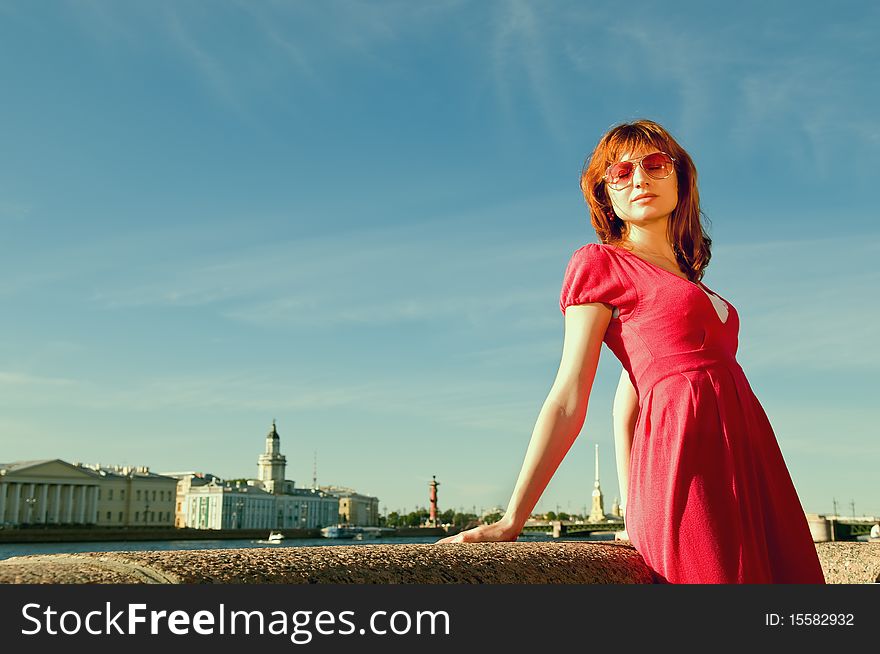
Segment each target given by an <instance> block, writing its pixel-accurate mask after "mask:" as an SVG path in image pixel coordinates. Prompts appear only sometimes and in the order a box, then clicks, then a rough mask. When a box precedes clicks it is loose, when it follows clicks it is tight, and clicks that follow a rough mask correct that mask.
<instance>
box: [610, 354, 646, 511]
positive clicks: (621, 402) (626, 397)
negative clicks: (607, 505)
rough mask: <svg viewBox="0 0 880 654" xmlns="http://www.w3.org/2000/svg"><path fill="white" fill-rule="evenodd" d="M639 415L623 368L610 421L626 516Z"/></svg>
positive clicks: (621, 504)
mask: <svg viewBox="0 0 880 654" xmlns="http://www.w3.org/2000/svg"><path fill="white" fill-rule="evenodd" d="M638 417H639V396H638V394H637V393H636V389H635V388H634V387H633V385H632V382H631V381H630V379H629V373H627V371H626V369H625V368H624V369H623V370H622V371H621V373H620V381H619V382H618V384H617V392H616V393H615V395H614V406H613V408H612V421H613V423H614V453H615V456H616V458H617V479H618V481H619V483H620V507H621V510H622V511H623V516H624V518H626V498H627V492H628V490H629V461H630V452H631V450H632V440H633V433H634V432H635V428H636V420H637V419H638Z"/></svg>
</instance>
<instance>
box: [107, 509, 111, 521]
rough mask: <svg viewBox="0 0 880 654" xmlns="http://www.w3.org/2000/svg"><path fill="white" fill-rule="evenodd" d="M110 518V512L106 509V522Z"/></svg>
mask: <svg viewBox="0 0 880 654" xmlns="http://www.w3.org/2000/svg"><path fill="white" fill-rule="evenodd" d="M110 519H111V518H110V512H109V511H107V522H110Z"/></svg>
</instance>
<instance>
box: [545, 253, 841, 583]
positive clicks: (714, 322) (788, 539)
mask: <svg viewBox="0 0 880 654" xmlns="http://www.w3.org/2000/svg"><path fill="white" fill-rule="evenodd" d="M701 286H702V288H701ZM703 289H705V290H706V291H708V292H710V293H711V291H709V289H708V288H707V287H706V286H705V285H702V284H701V285H700V286H698V285H697V284H694V283H692V282H690V281H688V280H687V279H684V278H681V277H678V276H676V275H675V274H673V273H671V272H669V271H668V270H664V269H663V268H660V267H659V266H656V265H654V264H652V263H649V262H648V261H646V260H644V259H642V258H640V257H638V256H636V255H635V254H632V253H630V252H628V251H626V250H624V249H622V248H618V247H615V246H612V245H605V244H598V243H590V244H588V245H585V246H584V247H582V248H580V249H579V250H577V251H576V252H575V253H574V254H573V255H572V258H571V261H570V262H569V264H568V268H567V270H566V272H565V279H564V282H563V286H562V294H561V298H560V308H561V309H562V312H563V313H565V308H566V307H568V306H570V305H573V304H586V303H589V302H603V303H606V304H610V305H612V306H614V307H617V309H618V310H619V315H617V316H616V317H613V318H612V319H611V322H610V323H609V326H608V330H607V331H606V333H605V338H604V342H605V344H606V345H607V346H608V347H609V348H610V349H611V351H612V352H613V353H614V354H615V356H617V358H618V359H620V362H621V363H622V364H623V367H624V368H625V369H626V370H627V372H628V373H629V377H630V380H631V381H632V383H633V385H634V387H635V388H636V391H637V393H638V396H639V414H638V419H637V421H636V427H635V433H634V435H633V443H632V453H631V458H630V474H629V490H628V497H627V501H626V529H627V533H628V535H629V538H630V541H631V542H632V544H633V546H634V547H635V548H636V550H638V552H639V553H640V554H641V555H642V558H644V560H645V562H646V563H647V565H648V567H650V568H651V570H652V571H653V573H654V575H655V579H656V580H657V581H658V582H660V583H664V582H668V583H825V578H824V576H823V574H822V568H821V566H820V564H819V557H818V555H817V553H816V547H815V545H814V544H813V538H812V536H811V534H810V529H809V526H808V524H807V519H806V515H805V514H804V510H803V508H802V507H801V504H800V500H799V499H798V496H797V492H796V491H795V488H794V484H793V483H792V480H791V476H790V475H789V472H788V469H787V467H786V465H785V461H784V460H783V458H782V453H781V452H780V450H779V445H778V444H777V442H776V436H775V435H774V433H773V429H772V428H771V426H770V422H769V420H768V419H767V416H766V414H765V413H764V409H763V408H762V407H761V404H760V403H759V402H758V399H757V398H756V397H755V395H754V393H753V392H752V389H751V387H750V386H749V383H748V381H747V380H746V376H745V374H744V373H743V370H742V368H741V367H740V365H739V363H737V361H736V357H735V355H736V350H737V345H738V332H739V316H738V315H737V312H736V309H734V307H733V305H732V304H730V302H727V300H724V302H725V303H726V304H727V306H728V309H729V313H728V316H727V320H726V321H724V322H722V320H721V317H720V316H719V314H718V312H717V311H716V309H715V307H714V305H713V304H712V301H711V299H710V298H709V296H708V295H707V294H706V292H705V291H704V290H703ZM713 295H716V296H717V294H714V293H713ZM718 297H720V296H718ZM722 299H723V298H722Z"/></svg>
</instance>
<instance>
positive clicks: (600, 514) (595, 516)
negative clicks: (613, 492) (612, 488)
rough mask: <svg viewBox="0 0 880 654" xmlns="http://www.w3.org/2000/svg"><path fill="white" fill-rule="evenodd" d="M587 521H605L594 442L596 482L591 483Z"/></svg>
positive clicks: (597, 456)
mask: <svg viewBox="0 0 880 654" xmlns="http://www.w3.org/2000/svg"><path fill="white" fill-rule="evenodd" d="M588 520H589V522H605V506H604V504H603V502H602V489H601V488H600V486H599V444H598V443H596V482H595V484H593V506H592V508H591V509H590V517H589V518H588Z"/></svg>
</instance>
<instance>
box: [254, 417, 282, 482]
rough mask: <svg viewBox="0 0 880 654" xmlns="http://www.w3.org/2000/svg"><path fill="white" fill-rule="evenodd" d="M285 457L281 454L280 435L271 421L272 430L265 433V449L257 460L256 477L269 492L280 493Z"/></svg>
mask: <svg viewBox="0 0 880 654" xmlns="http://www.w3.org/2000/svg"><path fill="white" fill-rule="evenodd" d="M286 467H287V458H286V457H285V456H284V455H283V454H281V437H280V436H279V435H278V430H277V429H276V428H275V421H274V420H273V421H272V430H271V431H270V432H269V433H268V434H266V451H265V452H264V453H263V454H261V455H260V458H259V459H258V460H257V479H259V480H260V481H261V482H262V483H263V487H264V488H265V489H266V491H267V492H269V493H276V492H277V493H280V492H281V489H282V487H283V483H284V473H285V469H286Z"/></svg>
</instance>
